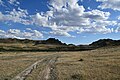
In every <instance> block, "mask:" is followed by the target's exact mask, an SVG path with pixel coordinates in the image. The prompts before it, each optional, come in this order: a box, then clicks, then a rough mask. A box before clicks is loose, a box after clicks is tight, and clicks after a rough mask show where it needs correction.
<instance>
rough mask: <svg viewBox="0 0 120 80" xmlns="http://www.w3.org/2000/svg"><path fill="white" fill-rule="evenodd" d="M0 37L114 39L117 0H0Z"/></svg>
mask: <svg viewBox="0 0 120 80" xmlns="http://www.w3.org/2000/svg"><path fill="white" fill-rule="evenodd" d="M0 38H18V39H32V40H43V39H48V38H57V39H59V40H61V41H62V42H65V43H68V44H69V43H72V44H89V43H91V42H93V41H96V40H99V39H107V38H111V39H115V40H118V39H120V0H0Z"/></svg>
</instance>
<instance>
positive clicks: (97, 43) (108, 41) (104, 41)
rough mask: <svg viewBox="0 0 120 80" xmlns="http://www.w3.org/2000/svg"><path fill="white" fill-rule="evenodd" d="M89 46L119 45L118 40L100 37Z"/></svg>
mask: <svg viewBox="0 0 120 80" xmlns="http://www.w3.org/2000/svg"><path fill="white" fill-rule="evenodd" d="M89 46H93V47H96V48H99V47H109V46H120V40H112V39H100V40H98V41H95V42H93V43H92V44H90V45H89Z"/></svg>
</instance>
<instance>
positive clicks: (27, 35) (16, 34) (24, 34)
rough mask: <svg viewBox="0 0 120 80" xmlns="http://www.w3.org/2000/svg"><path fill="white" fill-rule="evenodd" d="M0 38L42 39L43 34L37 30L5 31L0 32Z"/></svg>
mask: <svg viewBox="0 0 120 80" xmlns="http://www.w3.org/2000/svg"><path fill="white" fill-rule="evenodd" d="M0 38H19V39H39V38H43V34H42V33H41V32H39V31H37V30H31V29H30V30H28V31H27V30H24V31H21V30H19V29H9V30H7V31H4V30H0Z"/></svg>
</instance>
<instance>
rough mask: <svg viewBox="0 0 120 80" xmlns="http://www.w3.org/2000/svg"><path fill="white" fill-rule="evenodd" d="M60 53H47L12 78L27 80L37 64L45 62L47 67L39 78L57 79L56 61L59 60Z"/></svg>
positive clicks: (45, 79)
mask: <svg viewBox="0 0 120 80" xmlns="http://www.w3.org/2000/svg"><path fill="white" fill-rule="evenodd" d="M58 56H59V55H56V54H54V55H47V56H44V57H43V58H42V59H40V60H38V61H36V62H35V63H34V64H32V65H31V66H29V67H28V68H26V69H25V70H24V71H22V72H21V73H19V74H18V75H17V76H15V77H14V78H13V79H12V80H26V78H27V77H28V75H29V74H31V73H32V71H33V70H34V69H37V66H40V65H43V63H45V64H46V65H45V68H44V70H43V71H41V72H40V73H39V75H38V79H37V80H56V78H57V76H56V73H55V62H56V61H57V59H58Z"/></svg>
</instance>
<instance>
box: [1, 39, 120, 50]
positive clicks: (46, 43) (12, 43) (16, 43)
mask: <svg viewBox="0 0 120 80" xmlns="http://www.w3.org/2000/svg"><path fill="white" fill-rule="evenodd" d="M112 46H120V40H112V39H100V40H98V41H95V42H93V43H91V44H89V45H74V44H66V43H63V42H61V41H59V40H58V39H55V38H49V39H47V40H29V39H16V38H7V39H0V51H84V50H93V49H97V48H101V47H112Z"/></svg>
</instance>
